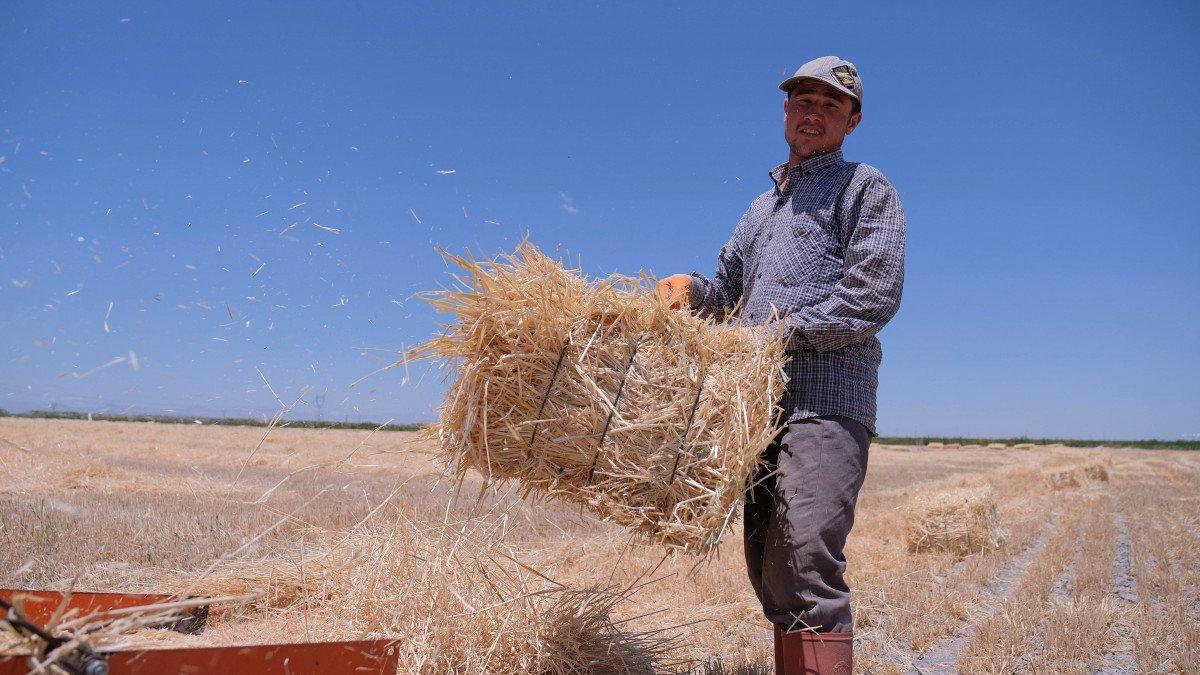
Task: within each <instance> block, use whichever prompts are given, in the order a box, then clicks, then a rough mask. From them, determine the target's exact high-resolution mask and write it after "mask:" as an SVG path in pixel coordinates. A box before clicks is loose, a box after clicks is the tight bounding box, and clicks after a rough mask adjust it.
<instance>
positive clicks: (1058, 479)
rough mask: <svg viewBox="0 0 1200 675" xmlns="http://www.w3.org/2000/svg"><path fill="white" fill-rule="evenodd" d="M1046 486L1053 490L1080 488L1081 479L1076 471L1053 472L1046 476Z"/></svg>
mask: <svg viewBox="0 0 1200 675" xmlns="http://www.w3.org/2000/svg"><path fill="white" fill-rule="evenodd" d="M1046 485H1049V486H1050V489H1051V490H1065V489H1066V488H1077V487H1079V477H1078V476H1077V475H1076V473H1075V471H1074V470H1071V471H1051V472H1050V473H1048V474H1046Z"/></svg>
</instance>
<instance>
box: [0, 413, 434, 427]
mask: <svg viewBox="0 0 1200 675" xmlns="http://www.w3.org/2000/svg"><path fill="white" fill-rule="evenodd" d="M0 417H30V418H38V419H48V420H88V419H90V420H94V421H102V422H158V423H159V424H212V425H216V426H226V427H265V426H269V425H270V424H271V421H270V420H266V419H255V418H250V417H195V416H186V417H184V416H179V415H111V414H108V413H86V412H75V411H67V410H30V411H29V412H23V413H10V412H8V411H7V410H5V409H4V408H0ZM278 426H280V427H293V428H300V429H376V428H379V429H382V430H387V431H417V430H418V429H420V428H421V427H423V426H424V425H422V424H384V425H380V424H379V423H378V422H327V421H323V420H283V421H281V422H280V423H279V424H278Z"/></svg>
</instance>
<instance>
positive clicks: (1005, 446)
mask: <svg viewBox="0 0 1200 675" xmlns="http://www.w3.org/2000/svg"><path fill="white" fill-rule="evenodd" d="M987 446H988V449H989V450H1007V449H1008V444H1007V443H988V445H987Z"/></svg>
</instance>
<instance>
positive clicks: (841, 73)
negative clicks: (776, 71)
mask: <svg viewBox="0 0 1200 675" xmlns="http://www.w3.org/2000/svg"><path fill="white" fill-rule="evenodd" d="M800 80H820V81H821V82H824V83H825V84H828V85H829V86H831V87H833V88H834V89H837V90H838V91H840V92H842V93H844V94H846V95H848V96H852V97H854V98H855V99H856V100H857V101H858V105H859V106H862V100H863V85H862V78H861V77H859V76H858V69H857V68H855V67H854V64H853V63H850V62H849V61H847V60H845V59H843V58H841V57H839V56H822V57H821V58H819V59H813V60H812V61H809V62H808V63H806V64H804V65H802V66H800V70H797V71H796V74H795V75H793V76H791V77H789V78H788V79H786V80H784V81H783V82H782V83H780V85H779V89H780V90H781V91H791V90H792V87H795V86H796V84H797V83H798V82H800Z"/></svg>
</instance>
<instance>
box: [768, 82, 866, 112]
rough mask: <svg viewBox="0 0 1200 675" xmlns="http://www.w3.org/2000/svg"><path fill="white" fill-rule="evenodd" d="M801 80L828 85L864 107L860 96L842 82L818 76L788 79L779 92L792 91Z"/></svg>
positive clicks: (782, 83) (780, 85)
mask: <svg viewBox="0 0 1200 675" xmlns="http://www.w3.org/2000/svg"><path fill="white" fill-rule="evenodd" d="M800 80H816V81H817V82H820V83H822V84H827V85H829V86H831V87H833V88H834V89H837V90H838V91H840V92H842V93H843V94H845V95H847V96H849V97H850V98H852V99H854V100H855V101H858V104H859V105H862V99H860V98H859V97H858V95H857V94H855V93H854V92H853V91H850V90H849V89H847V88H846V86H845V85H843V84H842V83H841V82H838V81H837V80H836V79H832V80H827V79H825V78H823V77H817V76H816V75H796V76H793V77H789V78H788V79H786V80H784V81H783V82H780V83H779V91H782V92H784V93H787V92H789V91H791V90H792V88H793V87H795V86H796V85H797V84H799V82H800Z"/></svg>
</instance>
